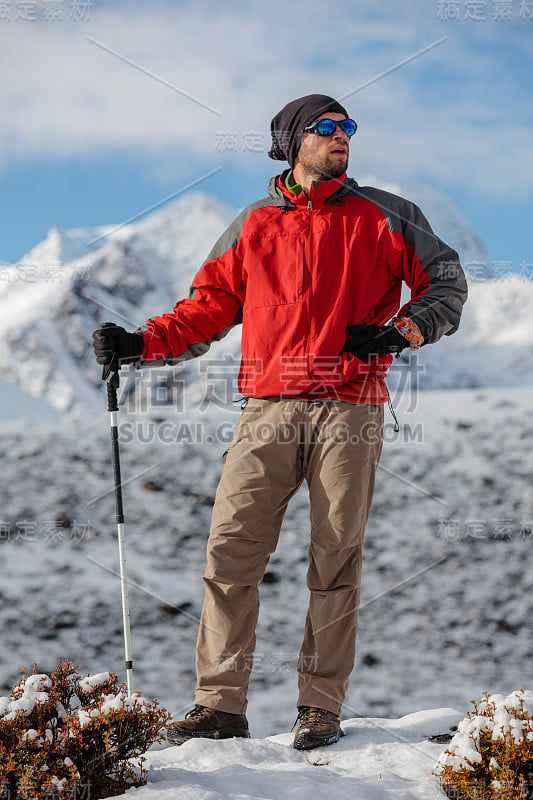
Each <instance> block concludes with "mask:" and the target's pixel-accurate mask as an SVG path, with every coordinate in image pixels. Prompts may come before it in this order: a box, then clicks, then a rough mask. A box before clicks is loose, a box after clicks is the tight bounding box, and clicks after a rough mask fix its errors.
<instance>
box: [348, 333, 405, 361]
mask: <svg viewBox="0 0 533 800" xmlns="http://www.w3.org/2000/svg"><path fill="white" fill-rule="evenodd" d="M346 335H347V337H348V338H347V339H346V343H345V345H344V347H343V348H342V349H343V351H344V350H345V351H346V352H347V353H351V354H352V355H354V356H357V358H359V359H360V360H361V361H371V360H372V359H373V358H376V356H385V355H388V354H390V353H399V352H400V351H401V350H403V349H404V348H405V347H408V346H409V342H408V341H407V339H406V338H405V337H404V336H402V334H401V333H400V332H399V330H398V329H397V328H395V327H394V325H384V326H380V325H349V326H348V327H347V328H346Z"/></svg>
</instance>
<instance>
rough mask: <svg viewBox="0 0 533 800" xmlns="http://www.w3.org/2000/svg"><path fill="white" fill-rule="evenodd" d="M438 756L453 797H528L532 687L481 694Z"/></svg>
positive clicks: (532, 788) (532, 782)
mask: <svg viewBox="0 0 533 800" xmlns="http://www.w3.org/2000/svg"><path fill="white" fill-rule="evenodd" d="M473 706H474V709H475V711H474V712H469V713H468V714H467V716H466V718H465V719H464V720H463V721H462V722H461V723H460V725H459V727H458V729H457V733H456V734H455V736H454V737H453V739H452V740H451V742H450V745H449V747H448V749H447V750H445V752H444V753H443V754H442V755H441V756H440V758H439V759H438V761H437V767H436V773H437V775H438V776H439V777H440V781H441V786H442V788H443V789H444V791H445V792H446V794H447V795H448V797H450V798H455V800H474V799H475V800H478V798H479V800H493V798H494V800H496V798H498V800H526V798H533V692H530V691H524V690H520V691H517V692H512V693H511V694H510V695H508V696H507V697H503V695H501V694H494V695H489V694H485V698H484V699H483V700H482V701H481V702H479V703H475V702H474V703H473Z"/></svg>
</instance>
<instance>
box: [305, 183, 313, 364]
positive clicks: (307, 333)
mask: <svg viewBox="0 0 533 800" xmlns="http://www.w3.org/2000/svg"><path fill="white" fill-rule="evenodd" d="M307 211H308V213H309V258H308V270H307V271H308V276H307V277H308V280H309V292H308V294H307V298H308V299H307V302H305V303H304V308H305V352H306V355H307V358H306V371H307V378H308V380H310V379H311V363H310V353H309V339H310V334H311V331H310V317H311V308H310V307H309V305H308V304H310V303H311V298H312V266H313V265H312V261H313V216H312V215H313V201H312V200H311V198H310V197H309V198H308V200H307ZM303 278H304V280H303V285H304V287H305V278H306V275H305V268H304V275H303Z"/></svg>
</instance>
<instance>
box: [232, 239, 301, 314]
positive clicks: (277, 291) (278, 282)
mask: <svg viewBox="0 0 533 800" xmlns="http://www.w3.org/2000/svg"><path fill="white" fill-rule="evenodd" d="M304 258H305V252H304V244H303V241H302V238H301V236H297V235H284V236H283V235H281V236H253V237H250V239H249V240H248V241H247V243H246V253H245V258H244V262H243V274H244V276H245V279H246V296H245V300H244V304H245V305H246V306H247V307H248V308H263V307H265V306H279V305H286V304H288V303H300V302H302V295H303V276H304V269H305V260H304Z"/></svg>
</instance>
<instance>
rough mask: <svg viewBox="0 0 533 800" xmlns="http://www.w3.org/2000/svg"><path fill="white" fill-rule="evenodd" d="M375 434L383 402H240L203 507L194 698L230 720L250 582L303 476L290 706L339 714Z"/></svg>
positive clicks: (246, 670) (249, 648)
mask: <svg viewBox="0 0 533 800" xmlns="http://www.w3.org/2000/svg"><path fill="white" fill-rule="evenodd" d="M382 431H383V407H382V406H375V405H355V404H351V403H345V402H341V401H331V400H324V401H320V402H316V401H313V402H310V401H305V400H280V399H277V398H271V399H253V398H252V399H250V400H249V401H248V404H247V406H246V408H245V410H244V412H243V414H242V417H241V420H240V422H239V425H238V427H237V430H236V432H235V437H234V440H233V442H232V444H231V447H230V449H229V451H228V455H227V459H226V463H225V466H224V470H223V473H222V478H221V480H220V484H219V487H218V490H217V494H216V500H215V505H214V509H213V521H212V526H211V534H210V537H209V542H208V546H207V568H206V571H205V574H204V584H205V601H204V605H203V609H202V616H201V620H200V629H199V633H198V642H197V648H196V668H197V677H198V686H197V690H196V703H198V704H201V705H205V706H208V707H211V708H218V709H220V710H221V711H226V712H229V713H233V714H243V713H244V712H245V710H246V697H247V690H248V681H249V677H250V670H251V661H252V658H253V652H254V647H255V628H256V623H257V617H258V612H259V593H258V584H259V582H260V581H261V579H262V577H263V574H264V572H265V568H266V566H267V564H268V560H269V558H270V555H271V554H272V553H273V552H274V550H275V549H276V545H277V542H278V536H279V532H280V528H281V523H282V521H283V516H284V514H285V510H286V508H287V504H288V502H289V500H290V498H291V497H292V496H293V495H294V493H295V492H296V491H297V489H298V488H299V487H300V486H301V484H302V482H303V480H306V481H307V483H308V486H309V496H310V508H311V541H310V547H309V568H308V575H307V585H308V588H309V592H310V598H309V608H308V612H307V619H306V623H305V632H304V638H303V643H302V646H301V650H300V657H299V660H298V686H299V697H298V703H297V705H298V706H317V707H319V708H325V709H327V710H329V711H332V712H334V713H336V714H338V713H340V710H341V706H342V703H343V700H344V697H345V695H346V690H347V687H348V679H349V676H350V673H351V671H352V669H353V666H354V659H355V637H356V630H357V612H358V607H359V587H360V579H361V562H362V547H363V538H364V531H365V525H366V522H367V519H368V514H369V511H370V505H371V501H372V493H373V489H374V476H375V471H376V467H377V464H378V461H379V458H380V455H381V446H382V438H383V434H382ZM290 612H291V610H290V609H287V613H289V614H290Z"/></svg>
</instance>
